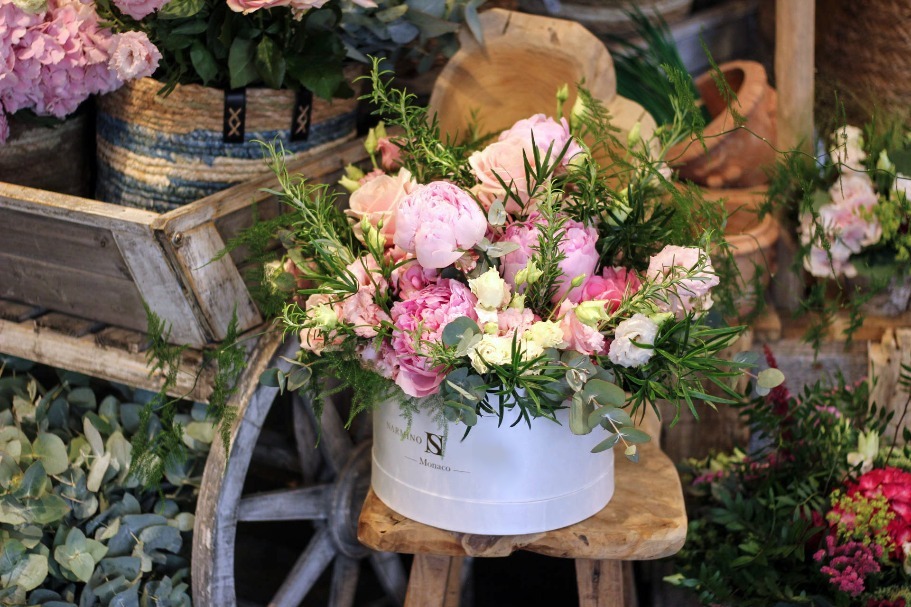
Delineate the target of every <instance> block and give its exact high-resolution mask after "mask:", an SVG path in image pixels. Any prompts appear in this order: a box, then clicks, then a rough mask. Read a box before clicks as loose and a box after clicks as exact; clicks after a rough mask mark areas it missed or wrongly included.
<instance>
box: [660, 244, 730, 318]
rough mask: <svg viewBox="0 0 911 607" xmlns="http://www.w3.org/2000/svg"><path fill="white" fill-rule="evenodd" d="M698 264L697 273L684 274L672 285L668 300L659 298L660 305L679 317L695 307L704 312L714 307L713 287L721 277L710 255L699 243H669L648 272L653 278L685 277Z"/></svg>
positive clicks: (696, 310) (662, 308) (663, 309)
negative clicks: (694, 245)
mask: <svg viewBox="0 0 911 607" xmlns="http://www.w3.org/2000/svg"><path fill="white" fill-rule="evenodd" d="M697 267H698V270H697V271H696V272H695V274H693V275H692V276H690V277H689V278H681V279H680V280H678V281H677V282H676V284H675V285H674V286H673V287H671V288H670V290H669V292H668V293H667V298H666V299H667V301H662V300H658V301H656V302H655V304H656V305H657V306H658V308H659V309H661V310H662V311H665V312H673V313H674V315H675V316H676V317H677V318H683V317H684V316H686V315H687V314H689V313H690V312H694V311H695V312H704V311H706V310H708V309H709V308H711V307H712V303H713V301H712V295H711V293H710V291H711V289H712V287H715V286H717V285H718V283H719V282H720V279H719V278H718V275H717V274H715V269H714V268H713V267H712V262H711V260H710V259H709V257H708V255H706V253H705V251H703V250H702V249H699V248H696V247H679V246H676V245H667V246H666V247H664V248H663V249H661V251H660V252H659V253H658V254H657V255H655V256H653V257H652V258H651V260H649V263H648V270H647V272H646V275H647V276H648V278H649V279H651V280H663V279H665V278H666V277H681V276H684V275H686V274H688V273H689V272H690V270H692V269H694V268H697Z"/></svg>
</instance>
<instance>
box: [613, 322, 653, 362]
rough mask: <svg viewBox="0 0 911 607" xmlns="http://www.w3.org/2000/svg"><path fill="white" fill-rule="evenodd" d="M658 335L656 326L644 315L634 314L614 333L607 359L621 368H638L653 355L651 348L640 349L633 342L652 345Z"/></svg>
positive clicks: (618, 326)
mask: <svg viewBox="0 0 911 607" xmlns="http://www.w3.org/2000/svg"><path fill="white" fill-rule="evenodd" d="M657 335H658V325H656V324H655V323H654V321H652V320H651V319H650V318H649V317H648V316H646V315H645V314H634V315H633V317H632V318H627V319H626V320H624V321H623V322H621V323H620V324H619V325H617V329H616V330H615V331H614V341H612V342H611V345H610V350H609V351H608V353H607V357H608V358H609V359H610V361H611V362H612V363H614V364H615V365H620V366H621V367H640V366H642V365H644V364H645V363H647V362H648V361H649V359H650V358H651V357H652V356H653V355H654V354H655V351H654V350H652V349H651V348H640V347H639V346H637V345H636V344H634V343H633V342H634V341H635V342H637V343H640V344H645V345H650V346H651V345H654V343H655V337H657Z"/></svg>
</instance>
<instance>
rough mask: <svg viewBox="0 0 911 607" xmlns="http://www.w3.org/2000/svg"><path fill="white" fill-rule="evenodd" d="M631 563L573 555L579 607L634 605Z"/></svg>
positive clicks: (622, 606) (628, 606)
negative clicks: (578, 557) (574, 557)
mask: <svg viewBox="0 0 911 607" xmlns="http://www.w3.org/2000/svg"><path fill="white" fill-rule="evenodd" d="M631 565H632V563H624V562H623V561H607V560H592V559H576V583H577V584H578V586H579V607H630V606H634V605H635V599H634V598H633V597H634V594H633V585H632V567H631ZM624 581H626V582H627V583H626V584H624Z"/></svg>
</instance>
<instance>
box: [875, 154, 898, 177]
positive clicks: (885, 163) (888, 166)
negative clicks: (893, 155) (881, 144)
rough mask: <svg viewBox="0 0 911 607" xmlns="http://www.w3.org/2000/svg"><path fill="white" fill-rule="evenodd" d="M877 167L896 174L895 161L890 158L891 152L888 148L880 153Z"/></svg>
mask: <svg viewBox="0 0 911 607" xmlns="http://www.w3.org/2000/svg"><path fill="white" fill-rule="evenodd" d="M876 168H877V169H879V170H880V171H886V172H887V173H891V174H893V175H894V174H895V163H893V162H892V161H891V160H889V154H888V152H886V150H883V151H882V152H880V153H879V158H877V159H876Z"/></svg>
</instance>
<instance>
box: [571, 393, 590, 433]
mask: <svg viewBox="0 0 911 607" xmlns="http://www.w3.org/2000/svg"><path fill="white" fill-rule="evenodd" d="M593 408H594V405H592V404H591V402H590V401H587V400H585V399H583V398H582V396H581V395H580V394H573V399H572V403H571V404H570V406H569V429H570V431H571V432H572V433H573V434H576V435H582V434H588V433H589V432H591V431H592V429H591V427H590V426H589V425H588V424H587V423H586V421H587V419H588V416H589V413H590V412H591V410H592V409H593Z"/></svg>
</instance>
